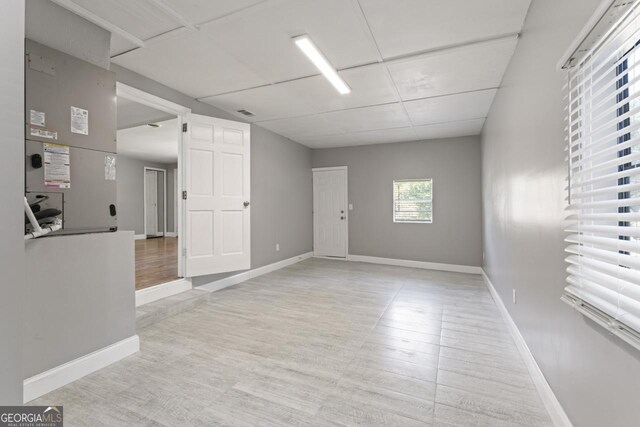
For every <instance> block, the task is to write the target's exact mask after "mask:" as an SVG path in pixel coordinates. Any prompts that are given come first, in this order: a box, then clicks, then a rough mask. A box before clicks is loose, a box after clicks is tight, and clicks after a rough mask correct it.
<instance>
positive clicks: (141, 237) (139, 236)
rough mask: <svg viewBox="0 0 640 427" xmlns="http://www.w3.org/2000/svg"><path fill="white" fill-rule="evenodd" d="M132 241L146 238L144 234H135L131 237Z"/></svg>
mask: <svg viewBox="0 0 640 427" xmlns="http://www.w3.org/2000/svg"><path fill="white" fill-rule="evenodd" d="M133 239H134V240H146V239H147V236H146V235H145V234H136V235H134V236H133Z"/></svg>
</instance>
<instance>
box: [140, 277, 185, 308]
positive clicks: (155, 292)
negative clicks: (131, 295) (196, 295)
mask: <svg viewBox="0 0 640 427" xmlns="http://www.w3.org/2000/svg"><path fill="white" fill-rule="evenodd" d="M192 288H193V285H192V284H191V279H187V278H184V279H178V280H173V281H171V282H167V283H163V284H161V285H156V286H151V287H150V288H145V289H140V290H139V291H136V307H140V306H141V305H145V304H149V303H150V302H154V301H157V300H159V299H162V298H166V297H170V296H172V295H176V294H179V293H182V292H185V291H189V290H191V289H192Z"/></svg>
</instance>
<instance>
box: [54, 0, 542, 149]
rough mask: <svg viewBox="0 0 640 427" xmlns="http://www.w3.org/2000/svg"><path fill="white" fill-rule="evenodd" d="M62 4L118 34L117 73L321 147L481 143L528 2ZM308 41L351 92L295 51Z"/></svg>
mask: <svg viewBox="0 0 640 427" xmlns="http://www.w3.org/2000/svg"><path fill="white" fill-rule="evenodd" d="M54 1H55V2H56V3H58V4H60V5H62V6H64V7H68V8H70V9H75V12H76V13H79V12H78V11H80V14H82V13H81V12H83V11H84V12H89V14H93V15H95V16H98V17H100V18H101V19H102V20H104V21H105V22H107V23H108V24H109V25H114V26H116V27H117V28H115V30H113V31H112V46H111V50H112V61H113V62H114V63H116V64H118V65H120V66H123V67H125V68H128V69H131V70H133V71H135V72H137V73H140V74H142V75H144V76H147V77H149V78H151V79H153V80H156V81H158V82H160V83H162V84H164V85H167V86H169V87H172V88H174V89H176V90H179V91H181V92H183V93H185V94H187V95H190V96H192V97H194V98H197V99H199V100H200V101H202V102H205V103H208V104H211V105H213V106H216V107H218V108H221V109H223V110H226V111H228V112H230V113H231V114H234V115H236V116H237V117H238V119H239V120H243V121H250V122H252V123H255V124H257V125H259V126H262V127H265V128H267V129H270V130H272V131H274V132H276V133H279V134H281V135H283V136H286V137H288V138H291V139H293V140H295V141H297V142H300V143H302V144H304V145H307V146H309V147H312V148H324V147H337V146H350V145H360V144H374V143H387V142H401V141H412V140H421V139H430V138H447V137H457V136H467V135H478V134H479V133H480V132H481V130H482V126H483V124H484V119H485V118H486V116H487V114H488V111H489V109H490V107H491V103H492V102H493V98H494V96H495V94H496V90H497V88H498V87H499V86H500V83H501V81H502V77H503V75H504V73H505V70H506V67H507V66H508V64H509V61H510V59H511V56H512V55H513V52H514V49H515V46H516V43H517V34H518V33H519V32H520V31H521V29H522V25H523V22H524V19H525V16H526V13H527V10H528V8H529V3H530V0H447V1H442V0H393V1H391V0H142V1H136V2H130V1H126V0H73V1H72V0H54ZM78 7H80V8H81V9H78ZM103 24H104V23H103ZM300 34H307V35H309V36H310V37H311V39H312V40H313V41H314V42H315V44H316V45H317V46H318V48H319V49H320V50H321V51H322V52H323V53H324V55H325V56H326V57H327V58H328V60H329V61H330V62H331V64H332V65H333V66H334V67H335V68H336V69H337V70H338V71H339V74H340V75H341V77H342V78H343V79H344V80H345V81H346V82H347V84H348V85H349V86H350V87H351V89H352V91H351V93H350V94H348V95H340V94H338V93H337V91H336V90H335V89H334V88H333V87H332V86H331V85H330V84H329V83H328V82H327V80H325V79H324V77H323V76H321V75H319V73H318V71H317V70H316V69H315V68H314V66H313V65H312V64H311V63H310V62H309V61H308V60H307V58H306V57H305V56H304V55H303V54H302V53H301V52H300V51H299V50H298V49H297V47H296V46H295V44H294V43H293V42H292V40H291V38H292V37H294V36H297V35H300ZM241 109H244V110H248V111H251V112H252V113H254V114H255V115H254V116H252V117H246V116H244V115H242V114H240V113H238V112H237V110H241Z"/></svg>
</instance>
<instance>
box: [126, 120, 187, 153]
mask: <svg viewBox="0 0 640 427" xmlns="http://www.w3.org/2000/svg"><path fill="white" fill-rule="evenodd" d="M155 124H157V125H159V127H151V126H148V125H146V124H145V125H141V126H136V127H131V128H127V129H121V130H119V131H118V135H117V137H118V155H121V156H127V157H133V158H136V159H141V160H147V161H150V162H158V163H176V162H177V161H178V140H179V137H180V129H179V128H180V123H179V122H178V119H177V118H175V119H170V120H165V121H162V122H156V123H155Z"/></svg>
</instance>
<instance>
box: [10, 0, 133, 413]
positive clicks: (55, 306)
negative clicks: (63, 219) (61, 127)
mask: <svg viewBox="0 0 640 427" xmlns="http://www.w3.org/2000/svg"><path fill="white" fill-rule="evenodd" d="M5 3H6V2H5ZM12 3H13V2H12ZM3 6H4V8H5V10H4V12H5V13H4V14H3V18H1V19H8V20H13V21H11V23H8V22H7V23H6V24H5V25H2V31H3V32H4V31H5V30H6V29H7V28H11V26H12V25H15V23H16V22H19V20H18V19H17V18H16V17H15V16H14V17H11V16H10V14H8V13H7V12H6V10H7V6H6V5H5V4H4V3H3ZM8 10H11V8H9V9H8ZM26 13H27V16H26V23H27V28H26V34H27V36H28V37H30V38H32V39H34V40H36V41H39V42H42V43H43V44H46V45H48V46H51V47H54V48H57V49H59V50H62V51H64V52H66V53H68V54H71V55H73V56H75V57H78V58H81V59H84V60H88V61H90V62H93V63H95V64H98V65H100V66H103V67H106V66H108V64H109V44H110V35H109V33H108V32H107V31H105V30H103V29H101V28H99V27H97V26H95V25H93V24H91V23H90V22H88V21H85V20H84V19H82V18H79V17H78V16H75V15H74V14H72V13H70V12H67V11H66V10H64V9H62V8H59V7H58V6H55V5H53V4H51V3H50V2H49V1H47V0H28V5H27V11H26ZM24 35H25V34H24V33H22V34H20V37H19V39H18V40H11V39H10V38H9V37H6V38H3V43H4V42H5V40H7V41H9V42H10V43H11V46H12V48H13V47H15V48H16V49H19V50H20V64H21V65H20V67H21V66H22V64H23V63H24V51H23V48H22V43H23V38H24ZM1 63H2V64H7V65H8V66H11V67H15V71H16V72H17V71H21V70H19V68H18V65H13V64H11V61H2V62H1ZM21 78H22V77H20V79H21ZM0 81H2V84H5V83H6V84H9V81H7V79H0ZM13 88H15V89H17V91H18V92H19V99H20V101H14V102H13V104H12V111H14V110H15V111H16V117H9V116H6V115H5V116H3V118H7V119H10V121H11V123H12V124H13V125H16V126H17V125H18V124H19V123H20V127H22V124H23V123H24V117H23V114H22V112H19V113H18V108H17V107H20V104H21V103H22V99H23V97H24V89H23V84H22V80H16V81H15V82H14V83H13V84H12V86H11V90H7V91H4V90H3V92H2V93H3V96H4V94H5V93H11V91H13V90H14V89H13ZM3 123H4V122H3ZM114 127H115V124H114ZM114 131H115V129H114ZM22 132H23V131H22V130H21V135H22ZM7 134H8V135H11V133H10V132H7ZM21 139H23V136H21ZM23 147H24V143H21V144H20V160H19V161H17V160H16V159H13V158H12V156H11V151H10V150H9V151H8V150H6V149H5V151H4V152H3V157H2V159H3V160H1V161H2V162H4V161H5V160H6V161H10V162H12V163H13V164H11V165H7V166H6V167H3V168H2V171H3V173H5V172H8V173H10V174H11V175H10V176H11V177H12V179H11V180H7V181H6V182H7V184H11V189H10V190H7V191H3V195H5V202H4V203H2V205H0V206H1V207H0V209H3V210H4V209H7V207H9V208H10V207H11V206H12V204H11V203H10V200H11V197H9V196H8V195H11V194H13V192H14V191H15V192H19V193H20V197H22V194H23V190H24V186H23V185H20V186H18V185H17V181H16V180H17V179H19V178H18V177H22V176H23V173H22V172H21V168H22V167H23V162H24V152H23ZM18 168H20V169H18ZM14 169H15V170H14ZM0 182H2V181H0ZM14 186H15V187H14ZM21 209H22V208H21ZM19 218H20V224H22V223H23V221H24V216H23V213H22V211H20V213H19ZM4 219H5V218H2V220H3V221H0V223H2V226H5V225H10V224H11V222H10V221H4ZM13 227H14V226H12V228H13ZM15 229H16V230H20V231H21V230H22V226H20V227H15ZM20 239H21V240H22V237H21V236H20ZM4 243H5V241H4V239H3V245H4ZM23 244H24V243H21V245H20V246H19V247H20V248H21V247H23V246H22V245H23ZM11 246H12V248H11V250H12V256H14V255H13V254H16V253H18V254H19V252H18V251H16V249H15V247H13V245H11ZM133 248H134V245H133V233H130V232H129V233H126V232H118V233H104V234H87V235H77V236H56V237H47V238H43V239H37V240H34V241H31V242H28V244H27V245H26V255H27V266H28V268H27V277H26V283H25V285H24V286H22V291H21V292H23V293H24V297H25V299H24V310H22V311H21V312H22V313H23V322H24V330H23V352H24V354H23V355H22V363H23V370H21V371H18V370H16V371H15V373H14V374H18V375H20V376H22V378H27V377H30V376H32V375H34V374H37V373H40V372H42V371H44V370H47V369H50V368H52V367H55V366H58V365H60V364H62V363H65V362H68V361H70V360H72V359H75V358H77V357H79V356H83V355H86V354H88V353H91V352H93V351H95V350H98V349H99V348H102V347H105V346H107V345H110V344H113V343H115V342H117V341H120V340H122V339H125V338H129V337H131V336H132V335H134V334H135V300H134V292H135V278H134V252H133ZM15 256H17V255H15ZM12 259H13V258H7V260H12ZM3 262H4V259H3ZM19 262H20V259H19V257H18V258H17V259H16V260H15V261H12V265H13V266H16V265H19ZM11 268H14V267H11ZM2 271H3V274H5V278H6V273H5V271H11V269H10V268H8V269H6V270H5V268H4V266H3V268H2ZM23 272H24V270H23ZM18 282H19V281H18V280H16V281H15V282H13V281H11V286H13V285H14V283H16V284H17V283H18ZM4 288H5V287H4V282H3V286H2V289H3V290H2V291H0V292H4ZM4 301H6V300H5V299H4V298H1V299H0V305H2V304H4ZM19 302H20V301H19V299H17V300H16V302H13V301H12V302H11V310H13V309H16V308H17V307H18V304H19ZM3 312H4V310H3ZM0 324H1V325H3V326H4V322H2V323H0ZM3 326H0V327H3ZM0 347H1V348H3V349H4V348H5V346H4V344H3V345H2V346H0ZM1 351H2V350H0V352H1ZM9 366H10V365H9ZM0 369H4V366H2V368H0ZM20 400H22V399H20Z"/></svg>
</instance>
